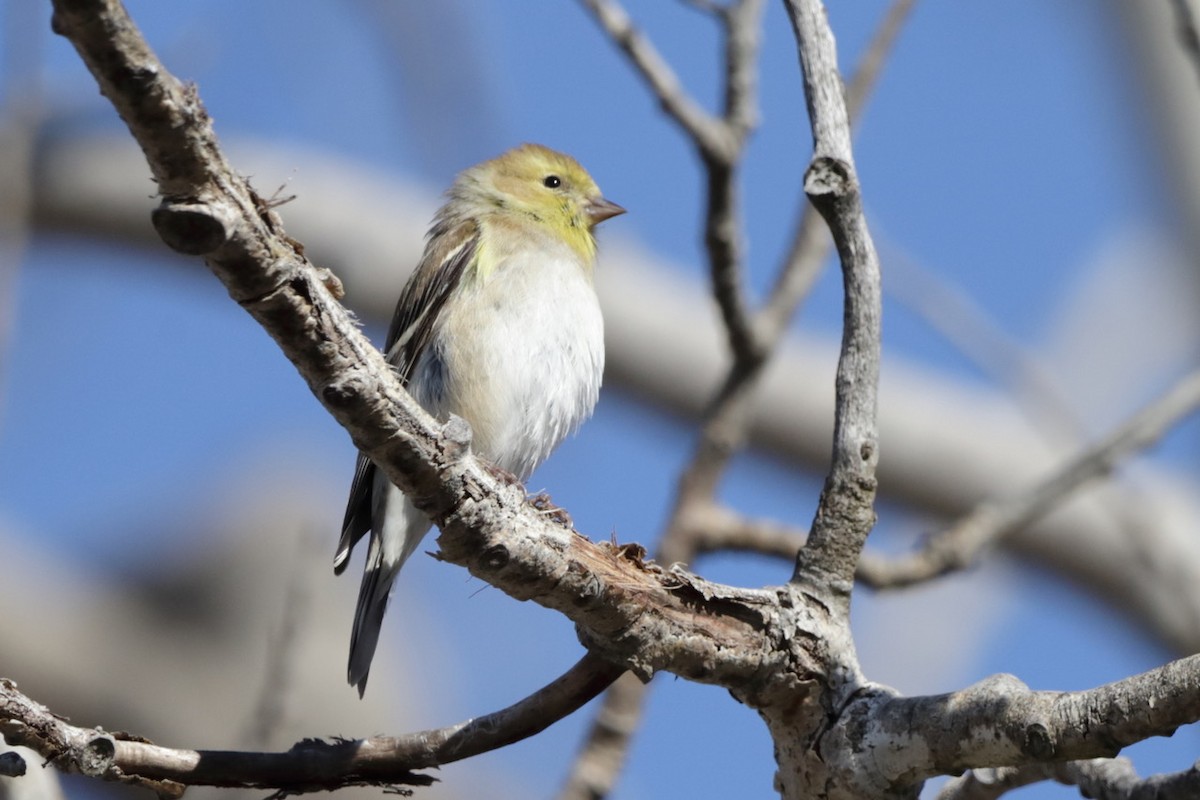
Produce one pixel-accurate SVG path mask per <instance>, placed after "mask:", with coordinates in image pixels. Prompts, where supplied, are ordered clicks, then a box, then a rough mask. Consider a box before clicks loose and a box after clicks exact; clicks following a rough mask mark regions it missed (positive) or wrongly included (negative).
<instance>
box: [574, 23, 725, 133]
mask: <svg viewBox="0 0 1200 800" xmlns="http://www.w3.org/2000/svg"><path fill="white" fill-rule="evenodd" d="M582 2H583V4H584V5H585V6H586V7H587V9H588V10H589V11H591V12H592V15H593V16H594V17H595V18H596V21H597V22H598V23H600V27H601V28H603V29H604V31H605V32H606V33H607V34H608V35H609V37H610V38H611V39H612V40H613V41H614V42H615V43H616V44H617V46H618V47H620V48H621V50H622V52H624V53H625V55H626V56H627V57H628V58H629V62H630V63H631V64H633V66H634V67H635V68H636V69H637V71H638V73H639V74H640V75H641V76H642V79H643V80H645V82H646V85H647V86H649V87H650V89H651V91H652V92H654V96H655V97H656V98H658V102H659V105H661V106H662V109H663V111H664V112H666V114H667V116H669V117H671V119H673V120H675V122H677V123H678V124H679V126H680V127H681V128H683V130H684V132H685V133H687V135H688V136H689V137H691V139H692V140H693V141H694V142H696V144H697V145H698V146H699V147H700V148H701V149H703V150H705V151H710V152H713V153H717V152H721V151H725V150H728V149H730V148H731V146H732V142H731V141H730V132H729V130H728V129H727V128H726V126H725V125H724V124H723V123H722V122H721V121H720V120H719V119H717V118H716V117H715V116H714V115H712V114H710V113H708V112H707V111H705V110H704V109H703V108H701V107H700V104H699V103H697V102H696V101H695V100H694V99H692V97H691V96H689V95H688V93H687V91H686V90H685V89H684V88H683V84H682V83H680V81H679V77H678V76H677V75H676V74H675V71H674V70H673V69H671V65H670V64H668V63H667V62H666V60H665V59H663V57H662V55H661V54H660V53H659V52H658V49H657V48H655V47H654V45H653V43H651V41H650V39H649V38H648V37H647V36H646V35H645V34H644V33H642V32H641V31H639V30H638V29H637V27H636V26H634V24H633V20H632V19H630V18H629V14H628V13H627V12H626V11H625V9H624V8H623V7H622V6H621V4H620V3H619V2H617V0H582Z"/></svg>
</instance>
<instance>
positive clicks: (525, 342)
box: [411, 247, 604, 479]
mask: <svg viewBox="0 0 1200 800" xmlns="http://www.w3.org/2000/svg"><path fill="white" fill-rule="evenodd" d="M570 259H571V253H570V251H569V250H567V249H566V248H565V247H564V248H562V250H561V251H560V252H557V253H552V254H551V255H549V256H547V255H545V254H542V255H539V256H538V257H529V256H521V255H515V256H512V257H510V258H508V259H505V261H504V262H503V264H502V265H501V266H500V267H499V268H497V270H496V271H495V272H494V273H493V274H492V275H490V276H488V278H487V279H486V280H484V281H482V282H480V283H476V284H473V285H471V286H470V288H468V289H466V290H465V294H464V295H463V296H462V297H461V298H458V299H457V301H456V302H455V303H454V304H452V305H453V308H447V309H446V310H445V312H444V313H445V314H446V318H445V324H444V325H442V326H441V329H440V331H439V333H438V335H437V336H436V337H435V339H434V341H433V342H431V343H430V346H429V350H428V351H427V352H426V354H425V355H424V356H423V357H422V358H421V360H420V362H418V365H417V369H416V371H415V373H414V375H413V381H412V386H411V389H412V390H413V393H414V395H415V396H416V398H417V400H418V401H419V402H420V403H421V404H422V405H423V406H425V407H426V408H427V409H428V410H429V411H430V412H431V413H433V414H434V415H436V416H437V417H439V418H440V419H447V418H448V417H449V415H450V414H452V413H453V414H457V415H458V416H460V417H462V418H463V419H465V420H467V422H469V423H470V424H471V428H472V430H473V432H474V438H473V442H472V446H473V448H474V450H475V452H476V453H478V454H479V455H481V456H483V457H484V458H486V459H488V460H489V461H492V462H494V463H495V464H496V465H497V466H499V467H502V468H503V469H506V470H508V471H509V472H512V473H513V474H515V475H517V476H518V477H519V478H522V479H524V478H526V477H528V476H529V474H530V473H531V472H533V470H534V468H535V467H536V466H537V465H538V464H539V463H541V461H542V460H543V459H545V458H546V456H548V455H549V454H550V451H551V450H553V449H554V448H555V446H557V445H558V443H559V442H561V441H562V439H563V438H564V437H565V436H566V435H567V434H568V433H570V432H572V431H573V430H574V429H575V428H576V427H577V426H578V425H579V424H580V423H581V422H583V421H584V420H585V419H587V417H589V416H590V415H591V413H592V409H593V407H594V406H595V405H596V399H597V397H598V396H599V393H600V381H601V376H602V373H603V372H604V323H603V320H602V318H601V316H600V305H599V302H598V301H597V298H596V292H595V290H594V289H593V287H592V283H591V279H590V277H589V276H588V275H587V274H585V272H584V271H583V270H582V269H580V267H579V266H578V265H577V264H576V263H574V262H572V261H571V260H570ZM439 362H440V363H439ZM435 373H436V374H435Z"/></svg>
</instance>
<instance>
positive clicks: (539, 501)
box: [528, 492, 575, 530]
mask: <svg viewBox="0 0 1200 800" xmlns="http://www.w3.org/2000/svg"><path fill="white" fill-rule="evenodd" d="M528 502H529V504H530V505H532V506H533V507H534V508H536V509H537V510H538V511H540V512H541V513H543V514H546V515H547V516H549V517H550V519H552V520H554V521H555V522H557V523H558V524H559V525H562V526H563V527H564V528H569V529H570V530H575V523H574V522H572V521H571V515H570V514H568V513H567V510H566V509H565V508H559V507H558V506H556V505H554V501H552V500H551V499H550V495H548V494H546V493H545V492H538V493H537V494H535V495H533V496H532V497H529V498H528Z"/></svg>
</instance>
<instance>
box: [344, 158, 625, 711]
mask: <svg viewBox="0 0 1200 800" xmlns="http://www.w3.org/2000/svg"><path fill="white" fill-rule="evenodd" d="M447 196H448V198H449V199H448V200H447V202H446V204H445V205H443V206H442V208H441V209H440V210H439V211H438V212H437V214H436V215H435V216H434V218H433V226H432V227H431V228H430V230H429V234H428V238H427V241H426V244H425V253H424V255H423V256H422V257H421V262H420V263H419V264H418V265H417V269H416V271H415V272H414V273H413V275H412V277H411V278H410V279H409V281H408V284H407V285H406V286H405V287H404V291H403V292H402V293H401V295H400V301H399V302H398V303H397V305H396V313H395V316H393V317H392V324H391V326H390V328H389V330H388V335H387V343H386V347H385V352H386V354H387V360H388V362H389V363H390V364H391V365H392V366H393V367H395V369H396V371H397V372H398V373H399V375H400V379H401V381H403V382H404V384H405V385H406V387H407V389H408V391H409V393H410V394H412V396H413V397H414V398H415V399H416V400H417V402H419V403H420V404H421V405H422V406H423V407H424V408H425V409H426V410H427V411H429V413H430V414H432V415H434V416H435V417H437V418H439V419H442V420H447V419H449V416H450V415H451V414H456V415H458V416H459V417H462V418H463V419H465V420H466V421H467V422H469V423H470V425H471V429H472V431H473V434H474V435H473V439H472V446H473V448H474V451H475V452H476V453H477V454H478V455H479V456H481V457H482V458H484V459H486V460H487V461H490V462H491V463H493V464H494V465H495V466H497V467H499V468H500V469H502V470H506V471H508V472H510V473H512V474H513V475H515V476H517V478H519V479H521V480H524V479H525V478H527V477H528V476H529V474H530V473H531V472H533V470H534V468H535V467H536V466H537V465H538V464H539V463H541V461H542V460H543V459H545V458H546V456H548V455H549V454H550V451H551V450H553V449H554V448H555V447H556V446H557V445H558V443H559V442H560V441H562V439H563V437H564V436H566V435H567V434H568V433H570V432H571V431H572V430H574V429H575V428H576V426H578V425H579V424H580V423H581V422H583V420H585V419H586V418H587V417H588V416H590V415H591V413H592V408H593V407H594V406H595V405H596V398H597V396H598V395H599V392H600V378H601V373H602V372H603V371H604V323H603V320H602V319H601V316H600V305H599V302H598V301H597V299H596V292H595V288H594V286H593V282H592V272H593V268H594V266H595V259H596V240H595V238H594V237H593V234H592V230H593V228H594V227H595V226H596V225H597V224H598V223H600V222H603V221H604V220H606V219H609V218H610V217H615V216H616V215H618V214H622V213H624V211H625V209H623V208H621V207H620V206H619V205H617V204H616V203H612V202H609V201H608V200H605V199H604V197H603V196H602V195H601V194H600V189H599V188H598V187H597V186H596V182H595V181H593V180H592V178H591V176H590V175H588V173H587V171H586V170H584V168H583V167H581V166H580V165H579V163H578V162H576V161H575V159H573V158H571V157H570V156H567V155H564V154H562V153H557V152H555V151H553V150H550V149H549V148H546V147H542V146H540V145H535V144H526V145H522V146H520V147H517V148H515V149H513V150H510V151H508V152H507V153H504V154H503V155H501V156H499V157H497V158H494V159H492V160H491V161H485V162H483V163H482V164H479V165H477V166H474V167H471V168H470V169H468V170H466V171H464V172H463V173H462V174H460V175H459V176H458V178H457V179H456V180H455V181H454V185H453V186H452V187H451V188H450V191H449V192H448V193H447ZM429 528H430V521H429V519H428V518H427V517H426V516H425V515H424V514H422V513H421V512H420V511H419V510H417V508H416V507H415V506H414V505H413V504H412V503H411V502H410V501H409V500H408V498H406V497H405V496H404V494H403V493H402V492H401V491H400V490H399V489H397V488H396V487H395V486H393V485H392V484H391V482H390V481H389V480H388V479H387V476H386V475H385V474H384V473H383V471H382V470H379V469H376V467H375V464H373V463H372V462H371V461H370V460H369V459H368V458H367V457H365V456H363V455H361V454H360V455H359V457H358V464H357V467H356V468H355V471H354V482H353V484H352V485H351V488H350V501H349V503H348V504H347V506H346V517H345V520H344V521H343V523H342V536H341V540H340V541H339V542H338V548H337V554H336V555H335V556H334V562H333V564H334V571H335V572H336V573H338V574H341V572H342V571H343V570H345V568H346V563H347V561H348V560H349V557H350V551H351V549H352V548H353V547H354V545H355V544H356V543H357V542H358V540H359V539H361V538H362V537H363V536H364V535H365V534H366V533H367V532H368V531H370V533H371V540H370V546H369V548H368V550H367V562H366V571H365V572H364V573H363V580H362V588H361V589H360V590H359V595H358V607H357V609H356V611H355V613H354V629H353V632H352V634H351V638H350V665H349V669H348V678H349V681H350V684H351V685H354V686H357V687H358V693H359V696H360V697H361V696H362V694H363V692H364V691H365V689H366V685H367V673H368V671H369V670H370V668H371V658H372V657H373V656H374V655H375V646H376V644H377V643H378V641H379V629H380V624H381V623H382V621H383V614H384V611H385V610H386V608H387V604H388V597H389V596H390V595H391V591H392V584H393V582H394V581H395V580H396V575H397V573H398V572H399V571H400V567H401V566H402V565H403V564H404V562H405V561H406V560H407V559H408V557H409V556H410V555H412V553H413V550H415V549H416V547H417V545H418V544H419V543H420V541H421V539H422V538H423V537H424V536H425V534H426V533H427V532H428V530H429Z"/></svg>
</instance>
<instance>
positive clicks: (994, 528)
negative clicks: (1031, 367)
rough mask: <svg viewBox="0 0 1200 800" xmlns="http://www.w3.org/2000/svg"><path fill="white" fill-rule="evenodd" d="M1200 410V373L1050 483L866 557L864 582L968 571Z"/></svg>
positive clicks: (891, 583) (890, 584)
mask: <svg viewBox="0 0 1200 800" xmlns="http://www.w3.org/2000/svg"><path fill="white" fill-rule="evenodd" d="M1197 408H1200V370H1197V371H1195V372H1192V373H1190V374H1189V375H1187V376H1185V377H1184V378H1183V379H1182V380H1180V381H1179V382H1178V383H1177V384H1176V385H1175V386H1174V387H1173V388H1171V389H1170V390H1169V391H1168V392H1166V393H1165V394H1164V395H1163V396H1162V397H1160V398H1159V399H1158V400H1157V401H1155V402H1154V403H1152V404H1151V405H1149V406H1147V407H1146V408H1145V409H1143V410H1142V411H1140V412H1138V413H1137V414H1135V415H1134V416H1133V417H1131V418H1130V419H1129V420H1127V421H1126V422H1125V423H1124V424H1122V425H1120V426H1119V427H1117V429H1116V430H1114V431H1113V432H1112V433H1110V434H1109V435H1108V436H1106V437H1104V438H1103V439H1101V440H1100V441H1099V442H1096V443H1095V444H1093V445H1092V446H1090V447H1087V448H1085V449H1084V450H1083V451H1082V452H1080V453H1079V454H1078V455H1076V456H1075V457H1074V458H1072V459H1071V460H1070V461H1068V462H1067V463H1066V464H1064V465H1063V466H1062V468H1060V469H1059V470H1057V471H1056V472H1054V473H1053V474H1052V475H1050V476H1049V477H1047V478H1046V479H1045V480H1044V481H1041V482H1039V483H1037V484H1036V485H1034V486H1032V487H1030V488H1029V489H1027V490H1026V491H1024V492H1021V493H1019V494H1017V495H1015V496H1013V497H1010V498H1007V499H1002V500H991V501H987V502H984V503H981V504H980V505H979V506H977V507H976V509H975V510H974V511H973V512H971V513H970V514H968V515H967V516H966V517H964V518H963V519H961V520H959V521H958V522H957V523H955V524H954V525H953V526H952V527H950V528H947V529H946V530H944V531H942V532H941V533H939V534H937V535H936V536H933V537H931V538H930V539H929V541H928V542H927V543H926V545H925V546H924V547H923V548H922V549H921V550H920V551H918V552H915V553H912V554H910V555H908V556H905V557H902V558H899V559H895V560H890V561H889V560H887V559H884V558H882V557H878V556H872V557H869V558H868V557H866V556H867V555H870V554H866V555H864V558H863V559H862V563H861V564H860V565H859V573H858V574H859V579H860V580H862V581H863V582H864V583H865V584H866V585H868V586H871V587H873V588H876V589H884V588H888V589H890V588H897V587H902V586H909V585H912V584H914V583H918V582H921V581H926V580H929V579H930V578H933V577H936V576H938V575H942V574H945V573H947V572H950V571H952V570H956V569H962V568H963V567H966V566H967V565H969V564H971V563H972V562H974V560H975V559H976V558H977V557H978V556H979V553H980V552H981V551H982V550H984V549H985V548H987V547H990V546H992V545H994V544H996V543H997V542H998V541H999V540H1000V539H1002V538H1003V537H1005V536H1007V535H1009V534H1011V533H1013V532H1014V531H1016V530H1018V529H1020V528H1023V527H1024V526H1026V525H1029V524H1030V523H1031V522H1034V521H1035V520H1037V518H1038V517H1040V516H1042V515H1043V514H1045V513H1047V512H1048V511H1050V510H1052V509H1053V508H1055V507H1056V506H1057V505H1059V504H1060V503H1061V502H1062V500H1063V499H1064V498H1065V497H1066V496H1067V495H1069V494H1070V493H1072V492H1074V491H1076V490H1077V489H1079V488H1080V487H1081V486H1083V485H1084V484H1086V483H1088V482H1089V481H1092V480H1094V479H1096V478H1098V477H1101V476H1103V475H1107V474H1109V473H1110V472H1112V470H1113V469H1114V468H1115V467H1116V466H1117V465H1118V464H1119V463H1121V462H1122V461H1123V460H1124V459H1127V458H1129V457H1130V456H1131V455H1133V454H1135V453H1137V452H1140V451H1141V450H1144V449H1146V448H1147V447H1150V446H1151V445H1153V444H1154V443H1155V442H1157V441H1158V440H1159V439H1161V438H1162V436H1163V435H1164V434H1166V433H1167V431H1169V430H1170V429H1171V428H1172V427H1173V426H1174V425H1176V424H1177V423H1179V422H1180V421H1181V420H1183V419H1184V418H1185V417H1187V416H1188V415H1190V414H1192V413H1193V412H1194V411H1196V409H1197Z"/></svg>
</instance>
